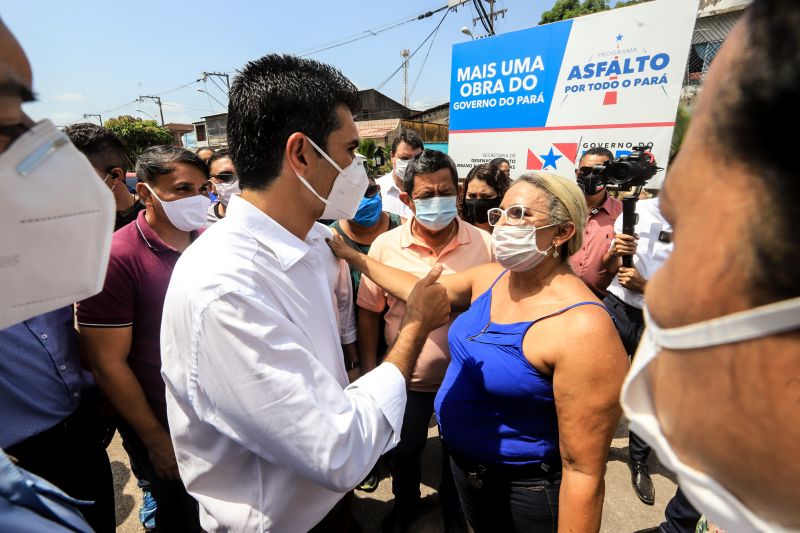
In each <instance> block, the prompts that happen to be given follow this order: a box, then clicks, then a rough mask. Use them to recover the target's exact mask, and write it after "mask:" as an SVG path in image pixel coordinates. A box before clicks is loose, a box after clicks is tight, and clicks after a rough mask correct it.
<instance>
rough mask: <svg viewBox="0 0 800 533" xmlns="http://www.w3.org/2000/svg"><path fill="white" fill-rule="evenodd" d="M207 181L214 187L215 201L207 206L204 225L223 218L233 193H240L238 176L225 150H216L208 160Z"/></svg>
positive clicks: (229, 155) (228, 153)
mask: <svg viewBox="0 0 800 533" xmlns="http://www.w3.org/2000/svg"><path fill="white" fill-rule="evenodd" d="M208 173H209V175H210V178H209V181H211V183H213V184H214V188H215V189H216V194H217V201H216V202H214V203H212V204H211V205H210V206H208V218H207V221H206V226H211V224H213V223H214V222H217V221H218V220H222V219H223V218H225V209H227V208H228V202H229V201H230V199H231V196H233V195H234V194H240V193H241V192H242V190H241V189H240V188H239V177H238V176H237V175H236V167H234V166H233V160H232V159H231V154H230V152H228V151H227V150H217V151H216V152H214V155H212V156H211V158H210V159H209V160H208Z"/></svg>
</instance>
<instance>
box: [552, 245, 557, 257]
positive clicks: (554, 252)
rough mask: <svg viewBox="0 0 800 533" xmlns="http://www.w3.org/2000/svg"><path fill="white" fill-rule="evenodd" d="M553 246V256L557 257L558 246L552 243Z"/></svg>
mask: <svg viewBox="0 0 800 533" xmlns="http://www.w3.org/2000/svg"><path fill="white" fill-rule="evenodd" d="M553 247H554V248H555V250H553V257H558V247H557V246H556V243H553Z"/></svg>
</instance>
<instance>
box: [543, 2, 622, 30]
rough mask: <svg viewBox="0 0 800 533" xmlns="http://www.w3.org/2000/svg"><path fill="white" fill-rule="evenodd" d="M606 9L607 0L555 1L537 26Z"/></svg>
mask: <svg viewBox="0 0 800 533" xmlns="http://www.w3.org/2000/svg"><path fill="white" fill-rule="evenodd" d="M608 9H610V8H609V7H608V0H584V1H583V2H581V0H556V3H555V4H553V7H551V8H550V10H549V11H545V12H544V13H542V18H541V20H540V21H539V24H549V23H550V22H558V21H560V20H567V19H571V18H575V17H580V16H582V15H589V14H591V13H597V12H598V11H606V10H608Z"/></svg>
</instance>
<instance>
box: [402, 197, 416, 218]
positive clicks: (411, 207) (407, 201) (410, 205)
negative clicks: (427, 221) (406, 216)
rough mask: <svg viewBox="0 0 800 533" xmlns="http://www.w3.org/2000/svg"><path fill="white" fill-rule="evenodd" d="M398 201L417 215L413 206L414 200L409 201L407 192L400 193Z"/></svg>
mask: <svg viewBox="0 0 800 533" xmlns="http://www.w3.org/2000/svg"><path fill="white" fill-rule="evenodd" d="M400 201H401V202H403V203H404V204H405V205H406V207H408V208H409V209H411V211H413V212H414V214H415V215H416V214H417V206H416V205H414V200H412V199H411V197H410V196H409V195H408V193H407V192H401V193H400Z"/></svg>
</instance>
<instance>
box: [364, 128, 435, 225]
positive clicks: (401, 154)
mask: <svg viewBox="0 0 800 533" xmlns="http://www.w3.org/2000/svg"><path fill="white" fill-rule="evenodd" d="M424 148H425V146H424V145H423V144H422V139H421V138H420V136H419V134H418V133H417V132H416V131H413V130H406V131H404V132H403V133H401V134H400V136H399V137H397V138H396V139H395V140H394V141H392V151H391V154H390V155H391V156H392V171H391V172H389V173H388V174H386V175H385V176H381V177H380V178H378V179H377V180H375V181H376V183H377V184H378V186H379V187H380V188H381V198H382V200H383V210H384V211H386V212H387V213H395V214H397V215H400V218H402V219H403V221H404V222H405V221H406V220H408V219H409V218H413V217H414V213H413V212H412V211H411V209H410V208H409V207H408V206H407V205H406V204H404V203H403V202H402V201H401V200H400V193H402V192H403V191H405V190H406V189H405V186H404V185H403V180H404V179H405V175H406V167H408V163H409V162H410V161H411V160H412V159H413V158H414V157H416V156H418V155H419V154H421V153H422V150H423V149H424Z"/></svg>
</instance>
